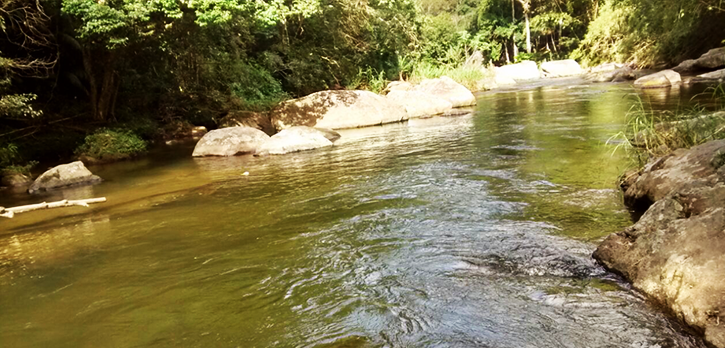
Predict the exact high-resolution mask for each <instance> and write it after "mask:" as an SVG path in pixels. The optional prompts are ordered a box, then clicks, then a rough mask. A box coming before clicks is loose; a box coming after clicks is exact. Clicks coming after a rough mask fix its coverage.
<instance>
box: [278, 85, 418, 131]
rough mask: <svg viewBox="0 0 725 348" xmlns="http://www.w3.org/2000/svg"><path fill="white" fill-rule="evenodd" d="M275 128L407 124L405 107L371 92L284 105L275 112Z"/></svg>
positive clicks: (327, 94) (325, 94)
mask: <svg viewBox="0 0 725 348" xmlns="http://www.w3.org/2000/svg"><path fill="white" fill-rule="evenodd" d="M271 119H272V125H273V126H274V127H275V129H277V130H279V131H281V130H283V129H286V128H290V127H294V126H308V127H321V128H330V129H343V128H358V127H365V126H375V125H381V124H385V123H393V122H400V121H405V120H407V119H408V114H407V113H406V112H405V108H404V107H403V106H402V105H398V104H397V103H393V102H391V101H390V100H388V99H386V98H385V97H383V96H379V95H377V94H375V93H373V92H369V91H346V90H342V91H322V92H317V93H313V94H310V95H308V96H306V97H302V98H299V99H293V100H289V101H286V102H283V103H281V104H280V105H279V106H277V108H275V110H274V111H272V117H271Z"/></svg>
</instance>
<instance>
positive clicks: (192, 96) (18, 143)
mask: <svg viewBox="0 0 725 348" xmlns="http://www.w3.org/2000/svg"><path fill="white" fill-rule="evenodd" d="M0 1H1V2H0V21H1V23H0V24H2V26H1V27H2V31H3V33H4V39H3V40H1V41H0V57H1V58H0V93H2V97H1V98H0V121H1V122H0V167H9V166H17V165H23V164H25V163H27V162H28V161H30V160H40V161H45V160H51V161H57V160H60V159H67V158H69V157H72V156H75V155H78V154H79V153H81V152H82V150H81V149H79V146H81V145H82V144H83V142H84V141H85V139H86V137H87V136H88V135H89V134H93V133H94V132H96V130H97V129H99V128H111V129H116V130H120V129H124V131H123V132H128V131H130V132H133V133H134V134H135V136H138V137H140V138H141V139H142V140H143V141H152V140H154V139H160V138H163V137H164V136H165V134H166V133H168V129H169V128H174V127H175V125H178V124H181V123H184V124H190V125H202V126H206V127H207V128H209V129H213V128H216V127H217V124H216V120H219V119H221V118H223V116H224V115H226V114H229V113H232V112H237V111H240V110H254V111H263V110H268V109H270V108H272V107H273V106H274V105H276V104H277V103H278V102H279V101H281V100H285V99H288V98H293V97H299V96H302V95H306V94H309V93H312V92H316V91H319V90H325V89H342V88H362V89H369V90H372V91H376V92H379V91H381V90H383V89H384V88H385V85H386V84H387V82H388V81H391V80H397V79H407V80H411V81H413V82H416V81H420V80H422V79H424V78H432V77H438V76H442V75H447V76H450V77H452V78H453V79H455V80H457V81H459V82H461V83H462V84H464V85H465V86H467V87H468V88H470V89H480V88H481V87H482V86H481V85H480V81H482V80H483V79H485V78H487V77H489V76H490V74H491V70H490V69H489V68H487V67H490V66H492V65H501V64H506V63H508V62H515V61H520V60H523V59H533V60H537V61H541V60H545V59H546V60H552V59H559V58H566V57H569V56H571V55H572V54H573V56H574V57H578V58H580V59H581V60H583V61H585V62H590V63H597V62H601V61H606V60H614V61H620V62H634V63H636V64H637V65H640V66H656V65H659V64H663V63H667V62H671V61H673V60H677V59H680V58H684V57H691V56H696V55H698V54H700V53H703V51H704V50H706V49H707V48H711V47H714V46H715V45H718V44H719V43H720V42H721V41H722V40H723V39H725V29H724V27H725V24H723V23H725V11H724V9H723V8H722V6H721V4H720V3H719V2H718V1H717V0H703V1H699V2H695V3H692V4H690V3H687V4H680V3H679V2H677V1H675V0H666V1H664V2H658V1H653V0H606V1H601V2H600V1H584V0H557V1H543V0H457V1H453V0H367V1H363V2H352V1H349V0H289V1H276V0H275V1H264V0H260V1H254V2H249V1H238V0H204V1H201V2H193V3H191V2H181V1H174V0H161V1H156V2H149V1H146V0H123V1H105V2H97V1H95V0H62V1H47V0H41V1H39V2H27V1H21V0H0ZM660 4H661V5H660ZM704 33H706V35H705V34H704ZM703 35H705V36H706V37H703ZM655 38H656V39H657V40H655ZM640 42H643V43H644V44H642V45H640V44H639V43H640ZM693 43H697V44H693ZM476 51H478V52H480V53H481V56H480V57H481V59H479V60H478V61H474V62H472V64H471V62H469V64H465V61H466V59H467V58H469V57H471V55H472V54H473V53H474V52H476ZM169 125H172V126H169ZM129 134H130V133H129ZM113 151H116V152H118V151H121V150H120V149H116V150H113Z"/></svg>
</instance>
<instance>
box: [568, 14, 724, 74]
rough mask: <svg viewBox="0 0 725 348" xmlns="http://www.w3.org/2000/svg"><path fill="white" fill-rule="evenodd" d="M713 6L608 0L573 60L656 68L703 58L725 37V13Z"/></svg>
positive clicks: (587, 62) (592, 23)
mask: <svg viewBox="0 0 725 348" xmlns="http://www.w3.org/2000/svg"><path fill="white" fill-rule="evenodd" d="M709 2H712V1H684V2H683V1H679V0H662V1H660V0H658V1H654V0H608V1H607V2H605V4H604V6H602V8H601V9H600V14H599V16H598V17H597V18H596V19H595V20H594V21H592V22H591V23H590V25H589V29H588V32H587V35H586V37H585V38H584V40H583V41H582V43H581V46H580V47H579V49H577V51H575V52H574V53H573V54H572V57H573V58H575V59H580V60H582V61H583V62H584V63H585V64H587V65H596V64H599V63H603V62H609V61H614V62H622V63H624V62H627V63H633V64H635V65H638V66H641V67H652V66H657V65H661V64H673V63H677V62H679V61H681V60H683V59H684V58H686V57H691V56H694V55H698V54H701V53H703V51H704V50H706V49H709V48H712V47H714V46H715V45H718V43H719V42H720V41H721V40H723V38H725V12H723V11H722V10H720V9H718V8H717V7H713V6H712V4H709Z"/></svg>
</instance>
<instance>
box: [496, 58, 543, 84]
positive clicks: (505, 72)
mask: <svg viewBox="0 0 725 348" xmlns="http://www.w3.org/2000/svg"><path fill="white" fill-rule="evenodd" d="M496 78H497V79H498V78H505V79H511V80H516V81H522V80H523V81H525V80H537V79H540V78H541V73H540V72H539V67H538V66H537V65H536V63H535V62H532V61H530V60H525V61H523V62H521V63H518V64H510V65H504V66H502V67H497V68H496Z"/></svg>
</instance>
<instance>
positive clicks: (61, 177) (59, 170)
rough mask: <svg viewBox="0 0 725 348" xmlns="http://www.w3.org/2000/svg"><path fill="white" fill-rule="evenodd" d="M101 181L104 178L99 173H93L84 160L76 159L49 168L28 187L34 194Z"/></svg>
mask: <svg viewBox="0 0 725 348" xmlns="http://www.w3.org/2000/svg"><path fill="white" fill-rule="evenodd" d="M101 181H102V179H101V178H100V177H98V176H97V175H93V173H91V171H90V170H88V169H87V168H86V166H85V165H83V162H81V161H76V162H73V163H68V164H61V165H59V166H56V167H53V168H51V169H49V170H48V171H46V172H45V173H43V174H42V175H40V176H39V177H38V178H37V179H35V181H34V182H33V184H32V185H30V187H29V188H28V192H29V193H31V194H32V193H38V192H40V191H46V190H50V189H56V188H62V187H69V186H81V185H90V184H95V183H99V182H101Z"/></svg>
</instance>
